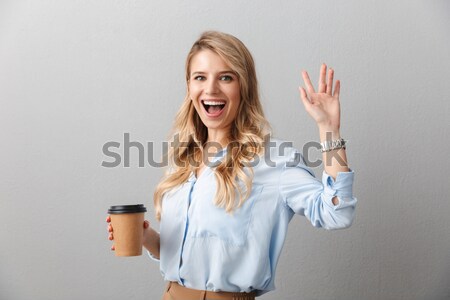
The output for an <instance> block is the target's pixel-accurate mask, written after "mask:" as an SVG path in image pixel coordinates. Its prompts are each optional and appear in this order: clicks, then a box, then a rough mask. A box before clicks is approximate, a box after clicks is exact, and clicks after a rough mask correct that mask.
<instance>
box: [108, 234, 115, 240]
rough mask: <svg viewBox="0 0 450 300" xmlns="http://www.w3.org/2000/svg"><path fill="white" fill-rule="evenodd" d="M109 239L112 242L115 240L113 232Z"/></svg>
mask: <svg viewBox="0 0 450 300" xmlns="http://www.w3.org/2000/svg"><path fill="white" fill-rule="evenodd" d="M108 239H109V240H110V241H112V240H113V239H114V235H113V234H112V232H111V233H110V234H109V236H108Z"/></svg>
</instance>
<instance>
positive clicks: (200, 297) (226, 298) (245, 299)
mask: <svg viewBox="0 0 450 300" xmlns="http://www.w3.org/2000/svg"><path fill="white" fill-rule="evenodd" d="M161 300H255V293H254V292H252V293H231V292H211V291H203V290H194V289H189V288H186V287H184V286H182V285H179V284H178V282H173V281H171V282H169V283H168V284H167V287H166V290H165V292H164V295H163V297H162V299H161Z"/></svg>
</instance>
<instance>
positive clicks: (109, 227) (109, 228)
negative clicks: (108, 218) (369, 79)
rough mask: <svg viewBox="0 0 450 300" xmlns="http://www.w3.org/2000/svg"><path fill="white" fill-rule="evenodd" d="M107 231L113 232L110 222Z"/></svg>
mask: <svg viewBox="0 0 450 300" xmlns="http://www.w3.org/2000/svg"><path fill="white" fill-rule="evenodd" d="M108 232H113V228H112V226H111V224H110V225H109V226H108Z"/></svg>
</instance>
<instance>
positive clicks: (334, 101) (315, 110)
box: [300, 64, 341, 129]
mask: <svg viewBox="0 0 450 300" xmlns="http://www.w3.org/2000/svg"><path fill="white" fill-rule="evenodd" d="M326 74H327V66H326V65H325V64H322V66H321V68H320V78H319V88H318V91H317V92H316V91H315V90H314V87H313V85H312V83H311V80H310V78H309V75H308V72H306V71H303V72H302V76H303V81H304V82H305V85H306V90H305V89H304V88H303V87H300V96H301V99H302V101H303V104H304V106H305V109H306V111H307V112H308V113H309V115H310V116H311V117H312V118H313V119H314V120H315V121H316V123H317V125H318V126H326V127H327V128H335V129H339V127H340V103H339V92H340V88H341V83H340V81H339V80H337V81H336V84H335V86H334V91H333V76H334V70H333V69H331V68H330V69H329V70H328V78H326Z"/></svg>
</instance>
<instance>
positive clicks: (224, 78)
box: [220, 75, 233, 81]
mask: <svg viewBox="0 0 450 300" xmlns="http://www.w3.org/2000/svg"><path fill="white" fill-rule="evenodd" d="M220 80H223V81H231V80H233V77H232V76H230V75H222V76H220Z"/></svg>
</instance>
